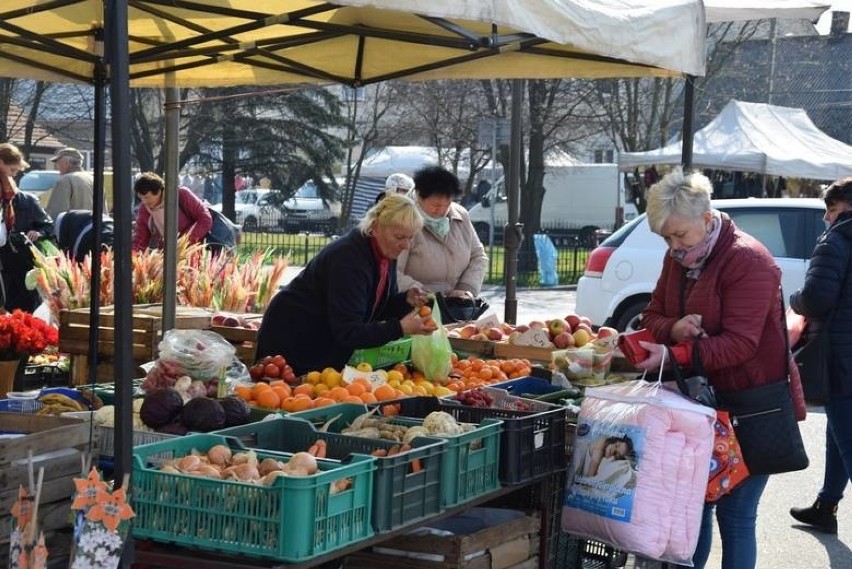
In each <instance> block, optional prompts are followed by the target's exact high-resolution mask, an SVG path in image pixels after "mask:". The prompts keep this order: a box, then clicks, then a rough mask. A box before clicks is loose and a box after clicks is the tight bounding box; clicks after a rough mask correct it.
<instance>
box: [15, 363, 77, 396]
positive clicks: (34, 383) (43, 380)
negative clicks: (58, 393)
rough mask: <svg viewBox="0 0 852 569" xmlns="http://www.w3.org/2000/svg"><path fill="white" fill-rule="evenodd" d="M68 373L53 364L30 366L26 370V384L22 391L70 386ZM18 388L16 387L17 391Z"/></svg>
mask: <svg viewBox="0 0 852 569" xmlns="http://www.w3.org/2000/svg"><path fill="white" fill-rule="evenodd" d="M68 378H69V375H68V371H67V370H63V369H60V367H59V366H57V365H51V364H42V365H36V364H30V365H27V366H26V367H25V368H24V377H23V381H24V384H23V385H22V386H20V388H21V391H26V390H29V389H36V388H39V387H58V386H63V385H68ZM17 388H18V386H16V389H17Z"/></svg>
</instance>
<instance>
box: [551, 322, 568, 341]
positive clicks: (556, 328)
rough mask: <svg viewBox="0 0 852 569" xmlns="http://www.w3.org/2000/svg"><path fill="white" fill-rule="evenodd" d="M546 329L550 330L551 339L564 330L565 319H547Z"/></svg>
mask: <svg viewBox="0 0 852 569" xmlns="http://www.w3.org/2000/svg"><path fill="white" fill-rule="evenodd" d="M547 331H548V332H550V338H551V339H553V338H555V337H556V336H558V335H559V334H561V333H562V332H564V331H565V321H564V320H560V319H559V318H554V319H553V320H550V321H548V324H547Z"/></svg>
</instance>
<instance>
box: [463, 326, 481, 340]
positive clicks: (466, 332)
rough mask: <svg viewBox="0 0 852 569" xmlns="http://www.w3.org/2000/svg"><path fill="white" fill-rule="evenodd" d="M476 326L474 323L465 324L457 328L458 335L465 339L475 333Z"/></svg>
mask: <svg viewBox="0 0 852 569" xmlns="http://www.w3.org/2000/svg"><path fill="white" fill-rule="evenodd" d="M476 332H477V330H476V326H475V325H474V324H466V325H464V326H462V328H461V329H460V330H459V337H460V338H464V339H465V340H467V339H469V338H470V337H471V336H473V335H474V334H476Z"/></svg>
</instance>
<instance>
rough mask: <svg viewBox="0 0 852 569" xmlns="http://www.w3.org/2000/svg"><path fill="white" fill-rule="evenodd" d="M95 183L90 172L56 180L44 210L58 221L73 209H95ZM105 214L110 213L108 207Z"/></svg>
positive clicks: (64, 175) (71, 173)
mask: <svg viewBox="0 0 852 569" xmlns="http://www.w3.org/2000/svg"><path fill="white" fill-rule="evenodd" d="M93 183H94V181H93V179H92V175H91V174H89V173H88V172H83V171H79V170H78V171H74V172H68V173H67V174H63V175H62V176H60V177H59V179H58V180H56V183H55V184H54V185H53V190H51V192H50V199H48V200H47V206H46V207H45V208H44V210H45V211H46V212H47V213H48V214H49V215H50V217H51V218H53V219H56V216H58V215H59V214H60V213H62V212H63V211H68V210H72V209H85V210H89V211H91V210H92V209H94V206H93V204H94V202H93V201H92V185H93ZM104 213H108V212H107V210H106V207H105V208H104Z"/></svg>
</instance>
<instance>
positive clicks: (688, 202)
mask: <svg viewBox="0 0 852 569" xmlns="http://www.w3.org/2000/svg"><path fill="white" fill-rule="evenodd" d="M712 192H713V185H712V184H711V183H710V180H709V179H708V178H707V176H705V175H704V174H701V173H699V172H692V173H691V174H684V173H683V170H682V169H681V168H680V167H677V168H675V169H674V170H672V171H671V172H669V173H668V174H666V175H665V176H663V178H662V179H661V180H660V181H659V182H657V183H656V184H654V185H653V186H651V188H650V189H649V190H648V205H647V206H646V208H645V212H646V213H647V215H648V225H650V226H651V231H653V232H654V233H659V232H660V231H661V230H662V227H663V224H664V223H665V222H666V220H667V219H668V218H669V216H671V215H679V216H682V217H686V218H689V219H698V218H700V217H701V215H702V214H703V213H705V212H708V211H710V195H711V194H712Z"/></svg>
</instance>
